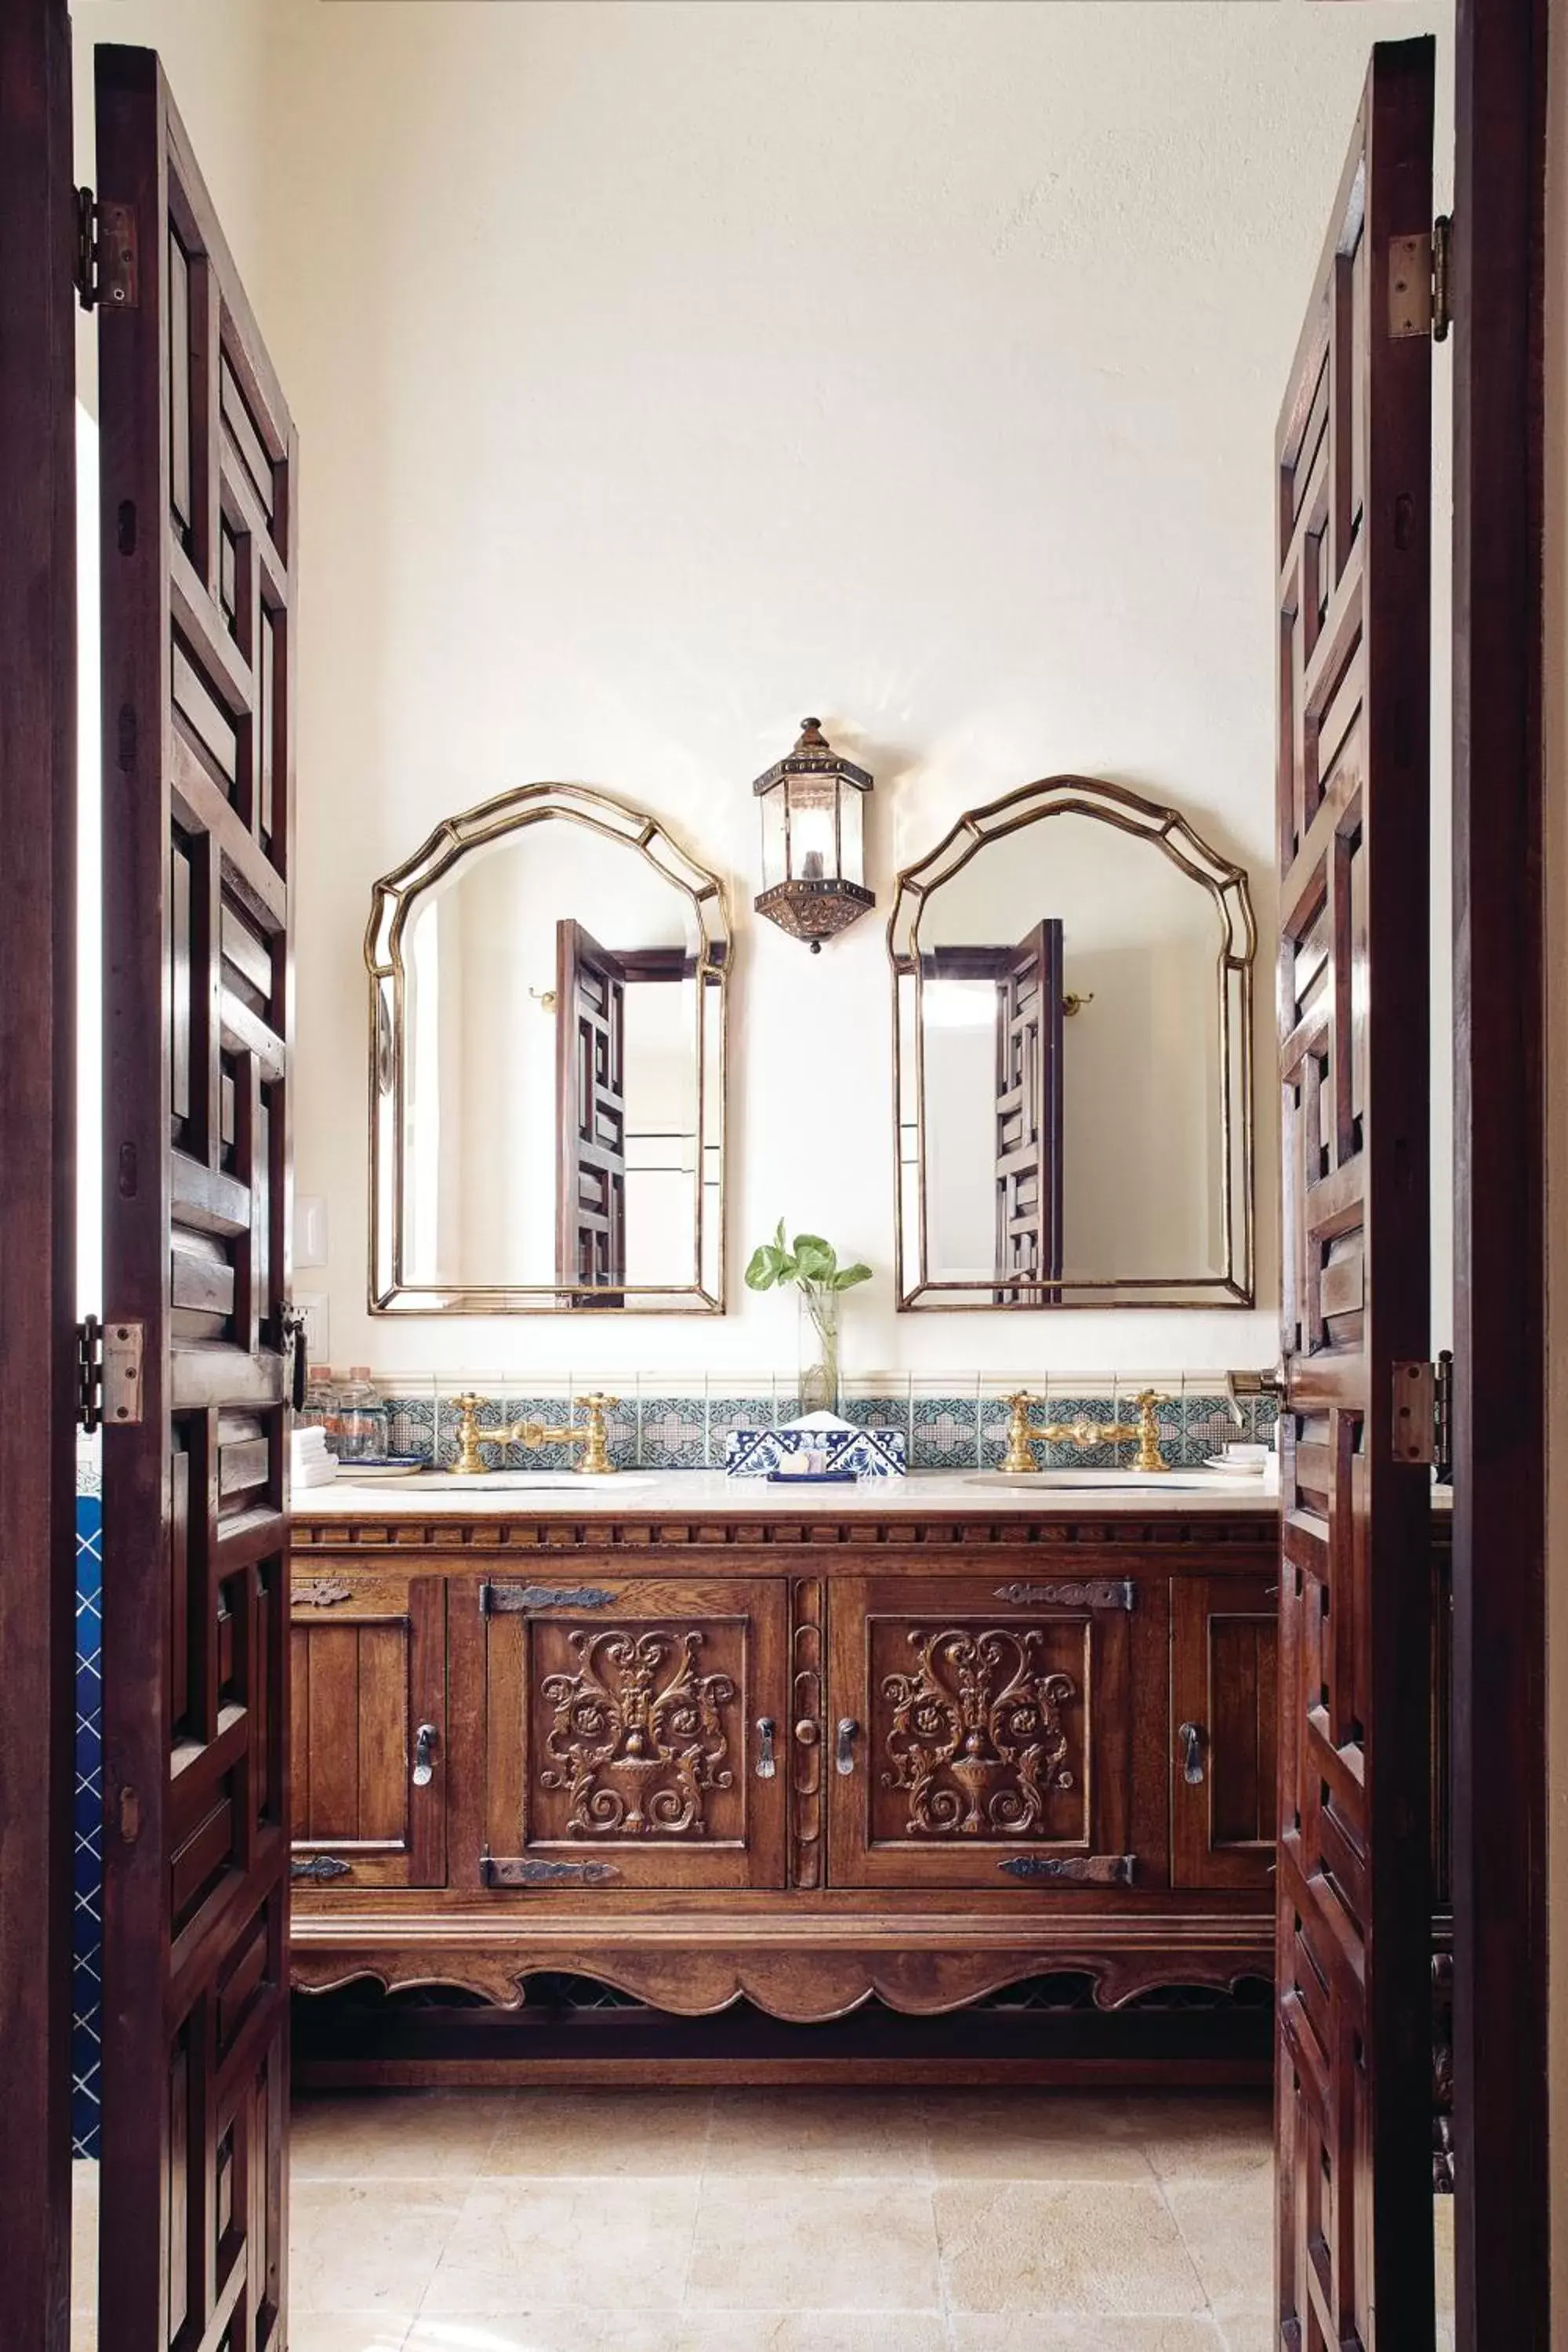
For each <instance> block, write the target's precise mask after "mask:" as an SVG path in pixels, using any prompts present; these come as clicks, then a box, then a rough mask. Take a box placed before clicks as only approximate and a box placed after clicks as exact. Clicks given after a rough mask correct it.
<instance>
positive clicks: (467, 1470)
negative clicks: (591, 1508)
mask: <svg viewBox="0 0 1568 2352" xmlns="http://www.w3.org/2000/svg"><path fill="white" fill-rule="evenodd" d="M454 1402H455V1403H456V1405H457V1408H458V1458H457V1460H456V1462H455V1463H454V1464H453V1465H452V1472H453V1475H454V1476H455V1477H458V1478H482V1477H483V1476H484V1475H485V1474H486V1472H487V1471H488V1469H489V1464H488V1463H487V1462H486V1461H484V1460H483V1459H482V1457H481V1455H480V1453H479V1448H480V1446H481V1445H529V1446H533V1445H580V1446H581V1447H582V1448H583V1459H582V1460H581V1462H574V1464H573V1465H572V1467H573V1468H574V1470H579V1471H582V1472H583V1473H584V1475H586V1476H588V1477H590V1478H607V1477H608V1476H609V1475H610V1474H611V1473H612V1472H613V1471H614V1469H615V1466H616V1465H615V1464H614V1463H613V1462H612V1461H611V1459H610V1454H609V1448H608V1446H607V1444H605V1438H606V1435H607V1432H606V1430H605V1413H606V1412H608V1411H609V1410H610V1409H611V1408H612V1407H613V1406H615V1405H617V1404H619V1402H620V1398H619V1397H613V1396H600V1395H599V1394H598V1393H597V1392H595V1394H594V1395H593V1396H585V1397H584V1398H582V1399H581V1400H580V1402H581V1404H582V1407H583V1410H584V1412H585V1413H586V1414H587V1416H588V1418H587V1420H586V1421H585V1422H582V1423H577V1422H568V1423H566V1425H565V1427H564V1428H561V1429H552V1428H550V1427H548V1426H547V1424H546V1423H544V1422H542V1421H515V1422H512V1423H507V1424H503V1425H502V1426H501V1427H500V1429H481V1428H480V1427H479V1398H478V1397H477V1396H474V1395H472V1394H468V1395H465V1396H460V1397H458V1398H456V1399H454Z"/></svg>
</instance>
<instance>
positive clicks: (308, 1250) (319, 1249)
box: [294, 1192, 327, 1271]
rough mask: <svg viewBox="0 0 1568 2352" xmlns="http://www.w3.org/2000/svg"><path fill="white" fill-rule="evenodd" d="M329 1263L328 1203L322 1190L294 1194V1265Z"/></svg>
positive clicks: (296, 1266) (297, 1266)
mask: <svg viewBox="0 0 1568 2352" xmlns="http://www.w3.org/2000/svg"><path fill="white" fill-rule="evenodd" d="M326 1263H327V1203H326V1201H325V1199H324V1197H323V1196H322V1194H321V1193H320V1192H296V1193H295V1195H294V1265H295V1269H296V1271H298V1269H299V1268H300V1266H302V1265H325V1264H326Z"/></svg>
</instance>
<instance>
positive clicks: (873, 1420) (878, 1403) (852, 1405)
mask: <svg viewBox="0 0 1568 2352" xmlns="http://www.w3.org/2000/svg"><path fill="white" fill-rule="evenodd" d="M839 1410H840V1412H842V1413H843V1416H844V1418H845V1420H846V1421H852V1422H853V1423H855V1425H856V1427H857V1428H858V1429H901V1430H902V1431H903V1433H904V1434H905V1436H906V1438H907V1437H908V1435H909V1432H910V1398H909V1392H908V1391H907V1390H906V1391H904V1392H903V1394H902V1395H897V1396H895V1395H883V1396H873V1395H864V1396H856V1395H851V1396H846V1397H845V1399H844V1401H843V1402H842V1404H841V1406H840V1408H839Z"/></svg>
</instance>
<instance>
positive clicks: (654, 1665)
mask: <svg viewBox="0 0 1568 2352" xmlns="http://www.w3.org/2000/svg"><path fill="white" fill-rule="evenodd" d="M479 1606H480V1608H481V1609H482V1611H483V1612H484V1616H485V1621H486V1628H485V1646H486V1668H487V1716H486V1743H487V1754H486V1838H487V1848H488V1852H487V1858H486V1862H485V1877H486V1879H487V1881H488V1883H489V1885H492V1886H507V1887H526V1886H535V1887H546V1888H547V1887H552V1886H553V1887H564V1888H571V1887H599V1888H604V1889H606V1890H614V1889H616V1888H625V1889H632V1888H636V1887H684V1886H690V1887H774V1886H782V1885H784V1835H785V1790H786V1789H787V1786H788V1781H787V1759H786V1756H785V1752H784V1742H785V1738H786V1733H787V1728H788V1713H787V1710H788V1701H789V1677H788V1625H789V1590H788V1586H787V1584H786V1583H785V1581H784V1579H783V1578H759V1579H757V1580H733V1581H731V1580H725V1581H720V1580H714V1581H712V1582H701V1581H698V1580H692V1579H686V1578H682V1579H679V1580H673V1581H664V1580H653V1579H647V1580H627V1579H626V1577H625V1576H624V1575H621V1574H618V1573H617V1572H616V1570H614V1569H612V1568H611V1567H610V1566H609V1565H608V1564H605V1568H604V1570H603V1572H602V1573H601V1572H599V1571H598V1570H597V1569H596V1567H595V1563H594V1562H592V1561H591V1560H590V1561H588V1562H586V1563H579V1562H574V1572H573V1574H572V1575H571V1576H570V1577H567V1576H565V1575H563V1576H560V1577H558V1578H550V1579H545V1578H540V1579H539V1580H536V1581H532V1582H527V1583H525V1582H523V1581H521V1580H513V1581H506V1582H502V1581H500V1580H498V1581H495V1582H492V1583H489V1584H486V1585H484V1586H482V1587H481V1588H480V1599H479Z"/></svg>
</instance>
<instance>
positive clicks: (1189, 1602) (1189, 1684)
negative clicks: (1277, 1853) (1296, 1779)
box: [1171, 1575, 1279, 1887]
mask: <svg viewBox="0 0 1568 2352" xmlns="http://www.w3.org/2000/svg"><path fill="white" fill-rule="evenodd" d="M1278 1592H1279V1585H1278V1581H1277V1580H1276V1579H1274V1578H1272V1577H1262V1576H1259V1577H1256V1578H1252V1577H1237V1576H1234V1575H1233V1576H1215V1577H1209V1576H1178V1577H1175V1578H1173V1580H1172V1584H1171V1737H1172V1740H1173V1749H1172V1759H1171V1879H1172V1884H1173V1885H1176V1886H1249V1887H1267V1886H1268V1885H1272V1883H1273V1875H1274V1822H1275V1813H1276V1807H1277V1799H1276V1793H1275V1776H1276V1767H1277V1760H1278V1759H1277V1740H1278V1737H1279V1733H1278V1714H1279V1709H1278V1703H1277V1683H1276V1674H1277V1664H1278V1654H1279V1622H1278V1610H1277V1606H1276V1601H1277V1595H1278Z"/></svg>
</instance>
